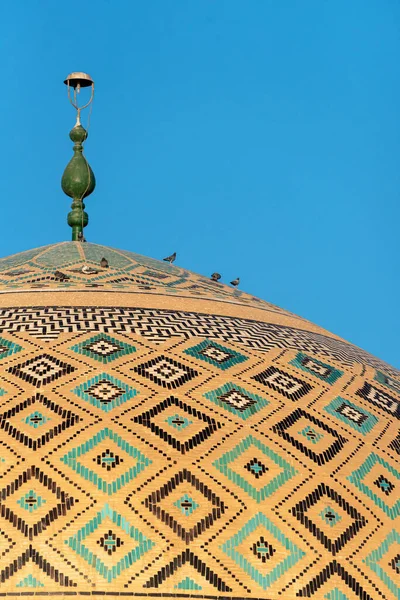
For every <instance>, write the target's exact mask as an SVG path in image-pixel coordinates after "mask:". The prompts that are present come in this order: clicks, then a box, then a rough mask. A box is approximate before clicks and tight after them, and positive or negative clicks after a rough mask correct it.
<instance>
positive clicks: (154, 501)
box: [144, 469, 225, 544]
mask: <svg viewBox="0 0 400 600" xmlns="http://www.w3.org/2000/svg"><path fill="white" fill-rule="evenodd" d="M188 484H189V486H191V487H192V488H193V490H196V492H197V494H199V495H201V496H202V497H204V498H205V499H206V501H207V502H203V505H204V506H203V512H202V513H201V515H200V517H199V520H198V521H197V522H196V523H194V524H193V522H192V521H191V522H190V523H189V524H187V523H186V522H185V521H184V520H183V521H180V520H178V517H177V516H175V511H174V510H171V509H172V507H173V506H176V505H177V503H176V502H175V503H174V502H169V496H170V495H172V496H173V494H174V492H175V490H177V488H179V487H180V486H184V487H186V488H188V487H189V486H188ZM184 497H185V496H184ZM184 497H183V498H184ZM188 497H189V495H188ZM189 498H190V500H191V502H193V499H192V498H191V497H189ZM166 499H168V501H167V502H165V500H166ZM181 500H182V498H180V499H179V501H178V502H180V503H181ZM144 504H145V506H146V507H147V508H148V509H149V510H150V512H152V513H153V515H155V516H156V517H158V518H159V519H160V520H161V521H162V522H163V523H165V524H166V525H168V526H169V527H171V529H172V530H173V531H174V532H175V533H176V534H177V535H178V536H179V537H180V538H182V539H183V540H184V541H185V542H186V543H187V544H189V543H190V542H191V541H193V540H194V539H195V538H197V537H198V536H199V535H201V534H202V533H204V531H206V530H207V529H208V528H209V527H211V526H212V525H213V524H214V523H215V521H217V520H218V519H220V518H221V517H222V515H223V514H224V512H225V504H224V502H222V500H221V499H220V498H219V497H218V496H217V495H216V494H215V493H214V492H213V491H212V490H210V488H209V487H208V486H207V485H205V484H204V483H202V482H201V481H200V480H199V479H198V478H197V477H195V475H193V474H192V473H190V471H188V470H187V469H182V471H179V473H177V474H176V475H174V476H173V477H172V479H170V480H169V481H168V482H167V483H166V484H165V485H163V486H162V487H161V488H160V489H159V490H157V491H156V492H152V493H151V494H150V496H148V497H147V498H146V500H145V502H144ZM196 504H197V506H196V510H199V506H200V505H199V504H198V503H196ZM165 505H166V506H165ZM169 507H170V508H169ZM178 508H179V512H180V513H182V514H183V516H184V519H185V518H187V516H188V513H185V512H183V511H182V507H181V506H178ZM193 512H195V510H194V509H193V510H192V511H191V513H190V515H191V514H192V513H193ZM191 524H192V527H191V526H190V525H191Z"/></svg>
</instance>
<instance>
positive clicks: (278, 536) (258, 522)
mask: <svg viewBox="0 0 400 600" xmlns="http://www.w3.org/2000/svg"><path fill="white" fill-rule="evenodd" d="M260 528H262V530H264V531H266V535H265V534H264V536H263V539H268V541H269V544H270V543H271V542H272V544H273V546H275V549H276V554H277V555H278V559H277V560H276V561H275V563H270V562H269V561H268V562H267V563H266V564H271V568H267V570H266V564H265V561H261V562H260V563H259V562H257V561H256V560H254V556H253V559H252V558H250V553H251V555H253V554H254V552H253V548H254V544H255V545H256V547H257V544H260V542H261V539H260V536H259V535H257V533H258V531H259V529H260ZM254 533H255V534H256V535H257V537H256V538H255V537H254ZM245 544H246V545H247V546H250V548H251V549H250V550H249V553H248V554H247V555H246V553H245V552H244V550H243V546H244V545H245ZM269 544H268V547H271V546H269ZM221 549H222V551H223V552H225V554H227V555H228V556H229V558H231V559H233V560H234V561H235V563H236V565H237V566H238V567H239V568H241V569H243V570H244V571H245V572H246V573H247V575H249V576H250V577H251V578H252V579H253V580H254V581H255V582H256V583H258V585H259V586H261V587H262V588H263V589H264V590H266V589H268V588H269V587H270V586H271V585H272V584H273V583H274V582H275V581H277V580H278V579H280V578H281V577H282V576H285V575H286V573H287V572H288V571H289V569H291V568H292V567H293V566H294V565H295V564H296V563H297V562H298V561H299V560H300V559H301V558H302V557H303V556H304V555H305V553H304V552H303V551H302V550H301V549H300V548H298V547H297V546H296V544H294V543H293V542H292V541H291V540H289V539H288V538H287V537H286V536H285V535H284V534H283V533H282V532H281V531H280V530H279V529H278V528H277V527H276V525H274V523H272V522H271V521H270V520H269V519H268V517H266V516H265V515H264V514H263V513H257V514H256V515H254V517H252V518H251V519H250V520H249V521H248V522H247V523H246V524H245V525H244V526H243V527H242V529H241V530H240V531H239V532H238V533H235V534H234V535H233V536H232V537H231V538H230V539H229V540H228V541H226V542H225V543H224V544H223V545H222V546H221ZM270 556H273V553H271V552H270ZM282 556H283V558H282Z"/></svg>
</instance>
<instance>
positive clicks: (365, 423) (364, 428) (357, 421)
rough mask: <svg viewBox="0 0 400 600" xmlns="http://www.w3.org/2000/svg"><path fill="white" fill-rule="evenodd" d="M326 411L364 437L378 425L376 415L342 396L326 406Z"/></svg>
mask: <svg viewBox="0 0 400 600" xmlns="http://www.w3.org/2000/svg"><path fill="white" fill-rule="evenodd" d="M324 410H326V412H327V413H329V414H330V415H332V416H333V417H335V418H336V419H339V420H340V421H342V422H343V423H345V424H346V425H350V427H352V428H353V429H355V430H356V431H359V432H360V433H362V434H363V435H367V433H369V432H370V431H371V430H372V428H373V427H375V425H376V424H377V423H378V419H377V418H376V417H375V415H373V414H372V413H370V412H368V411H367V410H365V408H361V406H356V405H355V404H353V403H352V402H349V401H348V400H344V399H343V398H341V397H340V396H338V397H337V398H335V399H334V400H332V402H330V404H328V406H325V407H324Z"/></svg>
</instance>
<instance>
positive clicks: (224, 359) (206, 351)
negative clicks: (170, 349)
mask: <svg viewBox="0 0 400 600" xmlns="http://www.w3.org/2000/svg"><path fill="white" fill-rule="evenodd" d="M184 352H185V354H189V355H190V356H193V357H194V358H198V359H200V360H204V361H205V362H207V363H209V364H211V365H214V367H218V368H219V369H222V370H223V371H225V370H226V369H229V368H230V367H233V366H234V365H237V364H240V363H242V362H244V361H245V360H248V359H247V356H244V355H243V354H239V352H236V350H232V349H231V348H226V347H225V346H221V345H220V344H217V343H216V342H212V341H211V340H204V341H202V342H200V344H197V345H196V346H193V347H192V348H187V349H186V350H184Z"/></svg>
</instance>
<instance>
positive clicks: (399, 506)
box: [347, 452, 400, 520]
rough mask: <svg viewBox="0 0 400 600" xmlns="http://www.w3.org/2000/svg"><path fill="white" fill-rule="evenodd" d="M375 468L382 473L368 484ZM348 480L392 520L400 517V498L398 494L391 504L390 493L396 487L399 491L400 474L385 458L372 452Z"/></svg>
mask: <svg viewBox="0 0 400 600" xmlns="http://www.w3.org/2000/svg"><path fill="white" fill-rule="evenodd" d="M375 466H377V467H378V468H379V470H380V471H381V472H380V475H379V477H378V479H377V480H376V481H373V482H370V483H366V480H367V478H368V475H369V473H370V472H371V471H372V469H373V468H374V467H375ZM347 479H348V480H349V481H351V483H352V484H353V485H355V486H356V487H357V488H358V490H359V491H360V492H362V493H363V494H365V495H366V496H368V498H370V499H371V500H372V501H373V502H374V503H375V504H376V505H377V506H379V508H380V509H382V510H383V512H384V513H386V515H387V516H388V517H390V519H392V520H393V519H396V517H398V516H399V515H400V497H399V495H398V493H397V494H396V496H395V497H394V498H392V501H391V502H390V492H392V491H393V490H394V488H395V486H397V489H399V485H400V473H399V471H397V470H396V469H395V468H394V467H392V466H391V465H390V464H389V463H388V462H386V461H385V460H384V459H383V458H381V457H380V456H378V455H377V454H375V453H374V452H372V453H371V454H370V455H369V456H368V457H367V458H366V459H365V461H364V462H363V464H362V465H361V467H359V468H358V469H356V470H355V471H353V472H352V473H351V475H349V477H348V478H347ZM377 482H378V483H377ZM372 486H374V487H372ZM388 496H389V498H388V499H387V497H388Z"/></svg>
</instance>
